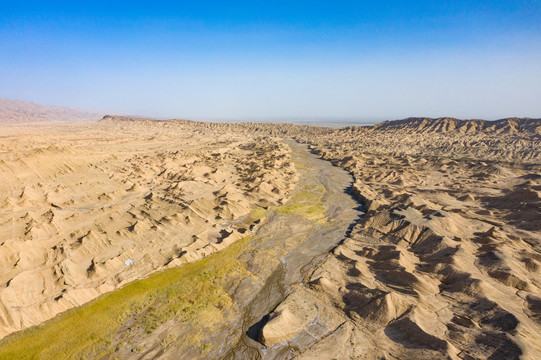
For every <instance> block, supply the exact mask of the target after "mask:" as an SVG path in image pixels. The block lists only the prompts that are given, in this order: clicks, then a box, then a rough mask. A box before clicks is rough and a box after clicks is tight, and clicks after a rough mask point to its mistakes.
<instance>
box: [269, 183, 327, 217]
mask: <svg viewBox="0 0 541 360" xmlns="http://www.w3.org/2000/svg"><path fill="white" fill-rule="evenodd" d="M324 194H325V188H324V187H323V186H310V185H304V186H302V185H299V189H298V190H297V191H296V192H295V193H294V194H293V197H292V199H291V200H290V202H289V203H288V204H287V205H284V206H279V207H276V208H273V210H274V211H275V212H276V214H278V215H279V216H285V215H300V216H302V217H304V218H305V219H307V220H318V222H325V221H326V216H325V207H324V206H323V203H322V198H323V195H324Z"/></svg>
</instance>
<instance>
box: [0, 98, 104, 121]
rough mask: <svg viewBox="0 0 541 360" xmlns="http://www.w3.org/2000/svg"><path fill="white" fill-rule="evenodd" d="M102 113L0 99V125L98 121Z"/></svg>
mask: <svg viewBox="0 0 541 360" xmlns="http://www.w3.org/2000/svg"><path fill="white" fill-rule="evenodd" d="M103 115H104V113H103V112H102V113H100V112H97V111H89V110H81V109H73V108H68V107H63V106H51V105H42V104H37V103H34V102H28V101H22V100H9V99H3V98H0V124H22V123H40V122H80V121H96V120H99V119H100V118H101V117H102V116H103Z"/></svg>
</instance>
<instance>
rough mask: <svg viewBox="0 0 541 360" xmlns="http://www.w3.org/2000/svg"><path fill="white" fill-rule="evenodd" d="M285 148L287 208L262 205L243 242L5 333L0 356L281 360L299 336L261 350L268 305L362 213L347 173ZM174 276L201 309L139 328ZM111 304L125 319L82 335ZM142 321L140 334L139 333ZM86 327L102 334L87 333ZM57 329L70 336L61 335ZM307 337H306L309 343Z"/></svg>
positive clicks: (299, 280)
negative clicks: (292, 175)
mask: <svg viewBox="0 0 541 360" xmlns="http://www.w3.org/2000/svg"><path fill="white" fill-rule="evenodd" d="M285 142H286V143H287V145H289V146H290V147H291V149H292V157H293V161H294V162H295V165H296V168H297V171H298V173H299V179H298V183H297V186H296V188H295V190H294V192H293V194H292V198H291V200H290V201H289V202H288V203H287V204H285V205H282V206H278V207H276V208H271V209H268V211H267V214H266V221H265V222H264V223H263V224H262V225H260V226H259V228H258V229H257V231H256V233H255V234H254V235H253V236H251V237H250V238H248V239H244V240H241V241H239V242H238V243H236V244H233V245H232V246H231V247H230V248H228V249H225V250H223V251H222V252H220V253H218V254H215V255H213V256H211V257H209V258H207V259H205V260H202V261H201V262H199V264H198V263H194V264H189V265H185V266H184V267H181V268H180V269H173V270H168V271H165V272H163V273H161V274H157V275H155V276H151V277H150V278H149V279H145V280H141V281H139V282H135V283H132V284H131V285H128V286H126V288H123V289H120V290H118V291H117V292H113V293H110V294H109V295H105V296H104V297H102V298H100V299H97V300H96V301H94V302H92V303H91V304H89V305H83V306H82V307H81V308H80V309H74V311H71V312H68V313H67V314H63V315H61V316H60V317H58V318H57V319H56V320H53V321H50V322H49V323H48V324H46V326H42V327H36V328H33V329H30V330H29V331H26V332H23V333H21V334H18V335H16V336H14V337H11V338H10V339H8V340H6V341H3V342H2V343H0V358H3V356H7V358H8V359H22V358H24V359H34V358H40V359H49V358H51V359H53V358H60V357H62V358H66V359H68V358H69V359H81V358H82V359H86V358H91V359H104V360H105V359H108V360H109V359H179V358H181V359H284V358H289V357H291V356H292V355H294V354H295V352H296V351H299V350H302V349H303V347H306V346H307V345H309V343H307V342H306V341H307V340H306V338H305V339H304V340H303V341H304V342H301V343H299V342H298V341H297V340H295V338H293V339H291V340H290V341H288V342H282V343H278V344H275V345H272V346H269V347H265V346H264V345H263V344H262V343H261V342H260V341H259V340H260V339H259V334H260V331H261V329H262V328H263V326H264V325H265V323H266V321H267V319H268V317H269V314H270V313H271V312H272V311H273V309H275V308H276V306H278V305H279V304H280V303H281V302H282V301H283V300H284V299H285V298H286V297H287V296H288V294H290V293H291V292H292V291H293V289H294V288H295V287H297V288H298V287H299V286H301V287H302V286H303V284H304V282H305V280H306V279H307V278H308V277H309V276H310V274H311V273H312V272H313V270H314V269H315V268H316V267H317V265H318V263H320V262H321V261H322V260H323V259H324V258H325V257H326V256H327V254H328V253H329V251H331V250H332V249H333V248H334V247H336V246H337V245H338V244H339V243H340V242H341V241H342V240H343V239H344V238H345V237H346V236H347V235H348V232H349V231H350V229H351V228H352V226H353V225H354V224H355V222H356V220H357V219H358V218H359V217H360V216H362V215H363V212H362V206H361V205H360V204H359V203H358V202H356V201H355V200H354V198H353V197H352V196H351V195H350V188H351V185H352V177H351V175H349V174H348V173H347V172H346V171H345V170H343V169H341V168H339V167H336V166H333V165H332V164H331V163H330V162H328V161H324V160H321V159H319V158H318V157H317V156H315V155H313V154H311V153H310V152H309V150H308V149H307V147H306V145H302V144H299V143H297V142H295V141H293V140H286V141H285ZM231 264H233V265H234V266H232V265H231ZM227 269H234V270H227ZM235 269H236V270H235ZM169 274H172V275H169ZM182 274H184V275H182ZM189 274H191V275H189ZM208 274H218V275H208ZM175 276H178V277H179V278H175ZM183 276H184V277H183ZM186 276H192V277H193V279H190V278H186ZM169 278H173V280H169ZM160 279H166V280H167V281H166V280H164V281H161V280H160ZM177 279H180V281H181V282H182V281H186V280H187V281H192V283H195V285H194V286H193V290H190V289H192V288H189V287H188V288H186V289H188V290H186V289H185V290H182V291H184V292H186V291H193V292H194V294H195V291H196V290H195V289H197V288H198V286H199V287H200V288H203V289H213V290H209V291H207V293H206V294H207V297H202V298H199V297H197V296H198V295H193V296H192V297H191V298H190V299H193V300H190V301H192V302H191V307H197V308H198V309H203V310H201V311H200V312H197V311H199V310H197V311H194V312H192V316H191V317H186V316H185V317H184V318H183V317H182V315H181V314H179V313H178V311H177V312H176V315H175V312H173V314H172V315H168V314H169V313H168V312H167V311H165V310H164V314H165V315H166V316H161V318H160V319H159V320H156V324H155V325H154V326H152V327H150V330H149V327H148V322H149V319H152V318H153V317H152V316H149V315H152V313H151V311H152V310H153V308H154V310H156V308H157V307H159V306H162V309H167V308H166V307H165V306H169V305H170V303H168V301H169V302H172V303H175V301H176V302H177V303H178V302H179V301H180V300H179V299H177V298H176V297H175V296H180V297H182V296H184V295H182V293H180V294H179V293H177V295H175V296H169V297H167V296H165V295H163V292H164V291H166V290H167V286H173V287H174V286H175V282H178V281H179V280H177ZM182 279H184V280H182ZM160 281H161V282H160ZM167 284H169V285H167ZM138 289H143V290H138ZM137 291H142V292H141V293H139V292H137ZM160 291H161V292H162V294H161V295H160ZM133 294H136V295H133ZM137 294H139V295H137ZM171 294H174V293H171ZM216 294H222V295H220V296H219V298H220V299H222V300H223V299H224V298H225V299H226V300H225V302H224V301H222V302H221V303H220V302H218V303H216V302H213V301H214V300H208V299H213V296H214V295H216ZM130 296H132V298H134V297H135V298H138V297H140V298H141V299H144V298H145V297H146V298H147V299H149V300H147V301H145V302H142V303H140V304H147V305H144V306H143V307H141V308H140V309H139V310H137V309H136V310H133V311H135V312H133V315H130V314H131V313H130V312H129V311H130V309H131V308H130V306H131V307H132V308H133V305H130V304H133V301H132V303H130V301H131V300H129V299H130ZM160 296H161V297H160ZM164 296H165V298H164ZM160 299H162V300H160ZM159 301H162V303H160V302H159ZM149 304H150V305H149ZM168 304H169V305H168ZM220 304H221V305H220ZM173 305H174V304H173ZM115 306H116V308H119V312H120V313H127V314H128V315H127V316H125V315H123V317H120V318H118V319H119V320H117V321H113V322H111V327H109V328H103V326H102V327H95V326H94V327H92V326H89V327H87V328H86V329H85V327H86V326H85V325H84V324H87V323H88V322H87V321H90V322H96V323H99V322H100V321H104V319H105V318H103V316H105V315H103V314H102V312H105V313H106V312H111V311H112V310H111V307H115ZM183 306H184V305H183ZM93 309H98V310H93ZM104 309H105V310H104ZM209 309H210V310H209ZM158 310H160V308H158ZM93 311H95V312H93ZM115 311H116V310H115ZM113 312H114V311H113ZM155 313H156V311H155ZM157 314H160V312H157ZM209 314H210V315H209ZM100 316H102V317H100ZM81 319H83V320H81ZM84 319H87V320H84ZM122 319H123V320H122ZM138 324H139V325H138ZM141 324H142V325H141ZM145 324H146V326H147V327H146V329H147V330H146V331H143V329H145ZM94 328H98V329H102V328H103V329H102V330H100V332H99V333H96V330H92V329H94ZM68 329H71V330H68ZM66 331H69V332H70V334H69V335H66ZM65 336H68V338H66V337H65ZM67 339H69V341H67ZM315 340H317V339H308V341H309V342H313V341H315ZM2 347H4V348H3V349H2ZM22 349H24V350H22ZM21 351H22V352H24V354H21ZM2 354H4V355H2ZM61 354H62V356H60V355H61ZM21 355H24V356H21ZM59 356H60V357H59Z"/></svg>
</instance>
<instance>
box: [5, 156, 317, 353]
mask: <svg viewBox="0 0 541 360" xmlns="http://www.w3.org/2000/svg"><path fill="white" fill-rule="evenodd" d="M296 166H297V168H298V169H303V165H302V164H296ZM324 194H325V189H324V187H322V186H311V185H307V184H303V183H299V184H298V186H297V190H296V191H295V193H294V195H293V198H292V199H291V200H290V201H289V203H288V204H287V205H284V206H278V207H275V208H273V209H272V210H274V211H275V212H276V213H277V214H278V215H290V214H291V215H300V216H303V217H304V218H305V219H308V220H314V221H317V222H318V223H325V222H326V216H325V208H324V206H323V204H322V198H323V195H324ZM266 215H267V211H266V210H265V209H263V208H257V209H254V210H253V211H252V213H250V214H249V215H248V216H247V218H246V220H245V222H246V224H249V223H253V222H254V221H256V220H259V219H261V218H264V217H265V216H266ZM248 243H249V237H246V238H244V239H242V240H239V241H237V242H236V243H234V244H233V245H231V246H230V247H228V248H227V249H225V250H222V251H220V252H218V253H215V254H213V255H211V256H209V257H207V258H205V259H203V260H200V261H198V262H195V263H190V264H186V265H184V266H182V267H180V268H175V269H170V270H165V271H162V272H159V273H156V274H153V275H151V276H149V277H148V278H147V279H144V280H137V281H134V282H132V283H130V284H128V285H126V286H125V287H123V288H122V289H120V290H117V291H114V292H111V293H109V294H105V295H103V296H101V297H99V298H98V299H96V300H94V301H91V302H90V303H88V304H86V305H83V306H81V307H78V308H75V309H72V310H69V311H67V312H65V313H63V314H61V315H59V316H57V317H55V318H54V319H52V320H50V321H48V322H47V323H46V324H44V325H42V326H36V327H33V328H30V329H28V330H25V331H22V332H19V333H17V334H14V335H11V336H9V337H7V338H5V339H4V340H2V341H0V359H1V360H4V359H7V360H11V359H13V360H26V359H55V360H56V359H85V358H92V359H93V358H99V357H101V356H105V355H107V354H112V353H114V352H115V349H116V348H117V344H118V346H119V347H123V346H126V342H127V341H128V343H129V340H130V339H129V338H131V337H132V336H137V335H138V334H139V335H141V334H144V333H145V332H146V333H151V332H153V331H154V330H155V329H156V328H157V327H158V326H160V325H161V324H163V323H165V322H166V321H168V320H171V319H175V320H177V321H180V322H188V321H190V320H193V319H195V318H196V317H197V323H198V324H199V325H200V326H201V329H210V328H211V327H212V326H213V325H214V324H218V323H220V322H222V321H223V316H224V315H223V314H224V313H226V312H227V310H230V309H232V307H233V305H234V302H233V299H232V298H231V296H230V295H229V294H228V292H227V291H226V290H225V289H228V288H230V286H231V285H234V284H235V283H238V282H239V281H240V280H242V279H244V278H246V277H250V276H252V274H251V273H250V272H249V271H248V270H247V268H246V265H245V264H243V263H241V262H239V261H238V260H237V258H238V256H239V255H240V254H241V253H242V252H243V251H244V250H245V249H246V248H247V246H248ZM128 324H129V326H128ZM202 331H203V330H202ZM201 340H202V339H201V338H200V336H199V337H198V336H197V335H195V337H194V338H193V339H183V341H188V342H189V343H191V344H193V346H199V347H200V348H201V351H202V353H204V352H207V351H210V349H211V344H203V343H201ZM176 341H177V339H176V338H174V337H168V338H166V339H165V340H164V341H163V342H162V347H163V348H167V347H169V346H173V345H174V343H175V342H176ZM136 350H137V349H136Z"/></svg>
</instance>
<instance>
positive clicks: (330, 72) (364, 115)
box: [0, 1, 541, 123]
mask: <svg viewBox="0 0 541 360" xmlns="http://www.w3.org/2000/svg"><path fill="white" fill-rule="evenodd" d="M540 15H541V2H538V1H534V2H531V1H513V2H508V1H491V2H489V1H465V2H461V3H460V4H457V3H456V2H451V1H441V2H436V3H435V2H430V1H417V2H407V3H403V2H399V1H384V2H378V3H373V4H359V3H358V2H349V1H343V2H338V3H334V4H333V5H329V4H328V3H327V2H321V1H314V2H309V3H302V2H295V3H291V2H282V1H275V2H272V3H268V4H263V3H253V2H242V1H240V2H235V3H234V4H225V3H222V2H215V1H208V2H198V3H195V4H194V3H191V2H181V3H180V4H175V5H172V4H161V5H160V6H153V5H148V4H146V3H145V2H138V1H135V2H131V3H130V6H129V7H128V6H125V5H124V6H123V5H121V4H119V3H117V4H114V3H109V2H107V3H106V2H101V1H98V2H93V3H92V4H90V5H88V4H84V3H76V4H70V5H69V6H68V5H66V4H64V3H62V2H55V1H52V2H47V3H42V2H34V1H28V2H24V3H20V4H19V3H11V4H6V5H4V7H3V10H2V13H1V14H0V35H1V36H0V49H2V51H0V77H1V78H2V79H3V81H2V82H1V83H0V97H4V98H10V99H20V100H25V101H32V102H37V103H43V104H54V105H60V106H69V107H75V108H84V109H99V110H103V111H108V112H113V113H118V114H137V115H139V116H150V117H156V118H186V119H193V120H213V121H227V120H234V119H236V120H237V121H246V120H247V119H259V120H262V119H264V120H265V121H273V119H274V120H276V119H287V120H290V121H291V120H292V119H293V120H297V121H302V120H303V119H305V120H306V121H308V120H311V121H312V122H313V121H314V120H315V119H325V121H338V122H339V121H340V120H344V119H345V120H347V121H346V122H350V121H352V120H356V121H357V123H374V122H379V121H383V120H394V119H402V118H406V117H411V116H427V117H442V116H449V117H456V118H466V119H471V118H479V119H487V120H495V119H501V118H505V117H515V116H516V117H533V118H536V117H541V106H539V104H541V92H540V91H539V85H540V84H541V64H540V63H539V59H540V58H541V24H540V22H539V21H538V19H539V16H540Z"/></svg>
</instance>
